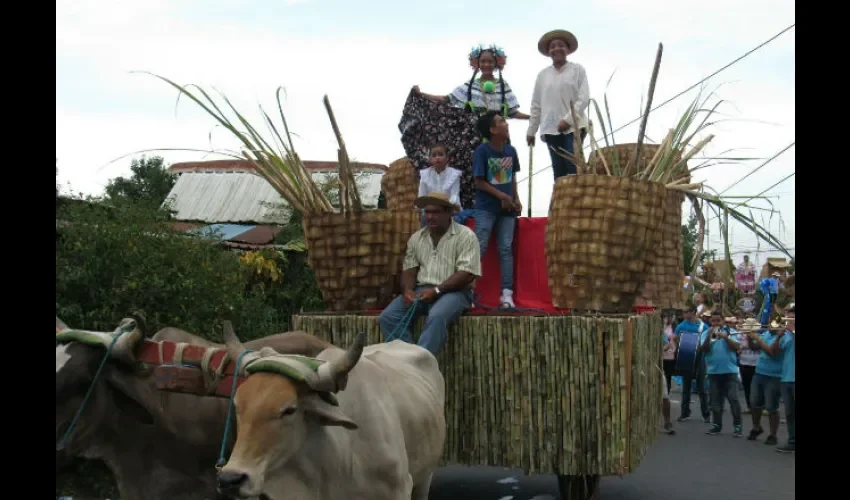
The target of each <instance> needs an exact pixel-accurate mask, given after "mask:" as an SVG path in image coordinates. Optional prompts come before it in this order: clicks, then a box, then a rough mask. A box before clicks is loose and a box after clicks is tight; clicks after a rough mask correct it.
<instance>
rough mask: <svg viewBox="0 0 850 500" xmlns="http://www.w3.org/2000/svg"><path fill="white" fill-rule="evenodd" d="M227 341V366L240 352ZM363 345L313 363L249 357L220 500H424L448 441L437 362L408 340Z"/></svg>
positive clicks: (332, 350) (331, 351)
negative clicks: (228, 499) (226, 498)
mask: <svg viewBox="0 0 850 500" xmlns="http://www.w3.org/2000/svg"><path fill="white" fill-rule="evenodd" d="M225 340H226V341H227V344H228V348H230V349H231V357H236V356H239V355H240V354H242V353H243V352H244V348H243V347H242V346H241V345H240V344H239V342H238V340H237V339H236V336H235V335H234V334H233V331H232V330H231V329H230V328H229V327H227V326H226V327H225ZM364 343H365V336H364V335H362V334H361V335H359V336H358V337H357V340H356V341H355V343H354V346H353V347H351V348H350V349H349V350H348V351H343V350H342V349H339V348H337V347H333V346H329V347H328V348H327V349H325V350H324V351H322V352H321V353H320V354H319V355H318V356H315V358H316V359H313V360H311V359H303V358H296V357H293V356H281V355H279V354H278V353H275V352H274V351H272V350H269V349H263V350H262V351H260V352H259V353H249V354H246V355H245V357H244V358H243V363H242V365H241V366H243V367H244V368H245V372H246V373H251V375H250V376H249V377H248V379H247V380H246V381H245V382H244V383H243V384H242V385H241V386H240V387H239V388H238V389H237V391H236V395H235V398H234V402H235V406H236V414H237V429H238V434H239V435H238V437H237V440H236V444H235V446H234V448H233V453H232V454H231V457H230V461H229V463H228V464H227V465H226V466H225V467H224V468H223V469H222V472H221V474H220V475H219V488H220V489H221V491H222V492H223V493H226V494H230V495H232V496H235V497H238V498H248V497H252V496H256V495H260V494H265V495H266V496H268V497H269V498H270V499H272V500H282V499H284V498H292V499H295V498H297V499H298V500H344V499H345V500H347V499H351V498H358V499H360V498H362V499H366V498H368V499H370V500H402V499H404V500H410V499H411V498H412V499H413V500H427V498H428V492H429V489H430V483H431V477H432V474H433V473H434V471H435V470H436V469H437V466H438V463H439V460H440V457H441V455H442V452H443V444H444V441H445V434H446V422H445V417H444V404H445V387H444V381H443V377H442V375H441V374H440V370H439V367H438V365H437V360H436V358H435V357H434V356H433V355H432V354H431V353H430V352H428V351H427V350H425V349H423V348H421V347H419V346H417V345H412V344H408V343H405V342H402V341H394V342H390V343H386V344H377V345H370V346H368V347H366V348H365V349H364V345H363V344H364ZM361 355H362V356H361ZM317 360H319V361H317ZM282 375H285V376H282ZM343 389H344V390H343ZM337 391H342V392H340V393H339V396H338V397H339V400H338V401H337V400H336V398H335V397H334V396H332V393H335V392H337Z"/></svg>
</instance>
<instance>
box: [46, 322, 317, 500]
mask: <svg viewBox="0 0 850 500" xmlns="http://www.w3.org/2000/svg"><path fill="white" fill-rule="evenodd" d="M56 329H57V333H58V332H59V331H60V330H67V329H68V327H67V326H66V325H65V324H64V323H62V322H61V321H59V319H58V318H57V321H56ZM153 340H169V341H173V342H186V343H191V344H197V345H204V346H207V347H223V346H220V345H219V344H214V343H212V342H209V341H206V340H204V339H202V338H200V337H197V336H195V335H192V334H190V333H188V332H185V331H182V330H179V329H176V328H165V329H163V330H160V331H159V332H157V333H156V335H154V337H153ZM248 344H249V345H250V346H251V348H252V349H260V348H262V347H263V346H271V347H273V348H274V349H276V350H281V351H283V352H290V353H295V354H302V355H305V356H314V355H316V354H318V353H319V352H321V351H322V350H324V349H325V348H326V347H327V346H328V345H329V344H327V343H325V342H322V341H321V340H319V339H317V338H315V337H313V336H311V335H307V334H304V333H302V332H289V333H283V334H278V335H272V336H269V337H266V338H263V339H259V340H255V341H252V342H249V343H248ZM104 353H105V351H104V349H103V348H96V347H90V346H87V345H83V344H77V343H70V344H63V345H57V346H56V443H57V448H58V445H59V443H60V440H61V439H62V437H63V436H64V434H65V431H66V429H67V428H68V426H69V425H70V423H71V420H72V419H73V418H74V415H75V413H76V412H77V410H78V408H79V407H80V405H81V404H82V401H83V398H84V396H85V394H86V391H87V390H88V389H89V386H90V385H91V384H92V381H93V380H94V375H95V372H96V370H97V367H98V365H99V364H100V362H101V360H102V359H103V356H104ZM151 373H152V371H151V370H150V369H149V368H148V367H145V366H135V365H131V364H128V363H125V362H122V361H119V360H117V359H114V360H111V361H109V362H108V363H107V364H106V365H105V366H104V369H103V372H102V373H101V375H100V378H99V380H98V381H97V383H96V384H95V385H94V387H93V390H92V395H91V396H90V398H89V400H88V402H87V403H86V406H85V408H84V410H83V413H82V414H81V417H80V419H79V420H78V421H77V424H76V426H75V428H74V430H73V432H72V433H71V434H70V436H69V439H68V441H67V444H66V448H65V449H64V450H61V451H57V453H56V467H57V472H58V471H59V470H60V468H61V467H62V466H64V464H65V463H67V461H68V460H69V459H70V458H73V457H83V458H90V459H101V460H103V461H104V462H105V463H106V465H107V467H108V468H109V469H110V471H111V472H112V473H113V474H114V475H115V479H116V482H117V485H118V489H119V492H120V495H121V498H122V499H125V500H137V499H138V500H141V499H145V500H171V499H177V498H179V499H185V500H206V499H213V498H217V493H216V491H215V477H216V476H215V468H214V465H215V463H216V460H217V459H218V454H219V448H220V446H221V440H222V436H223V434H224V421H225V417H226V415H227V404H228V402H227V400H225V399H221V398H212V397H199V396H193V395H189V394H179V393H170V392H162V391H158V390H157V389H156V386H155V384H154V382H153V380H152V377H151Z"/></svg>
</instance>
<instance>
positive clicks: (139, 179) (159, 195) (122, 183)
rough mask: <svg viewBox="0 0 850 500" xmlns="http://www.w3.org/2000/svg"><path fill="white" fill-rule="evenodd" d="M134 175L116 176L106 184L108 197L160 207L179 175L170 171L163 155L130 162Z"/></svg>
mask: <svg viewBox="0 0 850 500" xmlns="http://www.w3.org/2000/svg"><path fill="white" fill-rule="evenodd" d="M130 171H131V172H132V174H133V175H131V176H130V177H129V178H128V177H116V178H114V179H111V180H110V181H109V183H108V184H107V185H106V199H107V200H108V201H110V202H112V203H119V202H125V201H129V202H132V203H136V204H144V205H147V206H152V207H159V206H160V205H162V203H163V202H164V201H165V199H166V198H167V197H168V193H170V192H171V188H173V187H174V184H175V183H176V182H177V175H176V174H172V173H171V172H169V171H168V169H167V167H166V165H165V160H164V159H163V158H162V157H161V156H152V157H150V158H147V157H145V156H142V157H141V158H137V159H134V160H133V161H132V163H131V164H130Z"/></svg>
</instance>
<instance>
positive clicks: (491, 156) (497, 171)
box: [472, 142, 519, 216]
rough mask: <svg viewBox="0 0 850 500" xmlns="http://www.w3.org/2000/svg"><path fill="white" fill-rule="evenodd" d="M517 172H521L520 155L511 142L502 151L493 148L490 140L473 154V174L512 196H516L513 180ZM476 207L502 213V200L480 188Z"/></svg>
mask: <svg viewBox="0 0 850 500" xmlns="http://www.w3.org/2000/svg"><path fill="white" fill-rule="evenodd" d="M517 172H519V156H517V153H516V149H514V147H513V146H511V145H510V144H505V148H504V150H503V151H502V152H499V151H496V150H495V149H493V146H491V145H490V143H489V142H486V143H484V144H481V145H480V146H478V147H477V148H475V153H473V155H472V175H473V176H474V177H483V178H484V179H486V180H487V182H489V183H490V184H491V185H492V186H493V187H494V188H496V189H498V190H499V191H501V192H503V193H505V194H506V195H508V196H510V197H511V198H513V196H514V187H513V181H514V174H516V173H517ZM475 208H476V209H478V210H484V211H487V212H491V213H495V214H502V202H500V201H499V200H498V199H497V198H496V197H495V196H493V195H491V194H488V193H485V192H484V191H481V190H480V189H478V190H476V191H475ZM504 215H513V216H516V215H517V214H516V212H511V213H504Z"/></svg>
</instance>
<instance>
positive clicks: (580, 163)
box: [570, 101, 587, 174]
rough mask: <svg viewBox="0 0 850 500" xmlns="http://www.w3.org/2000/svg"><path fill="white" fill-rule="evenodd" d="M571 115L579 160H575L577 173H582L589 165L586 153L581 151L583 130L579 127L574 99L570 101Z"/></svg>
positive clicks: (574, 142) (574, 143)
mask: <svg viewBox="0 0 850 500" xmlns="http://www.w3.org/2000/svg"><path fill="white" fill-rule="evenodd" d="M570 116H572V118H573V154H574V155H575V157H576V159H577V160H578V161H577V162H575V163H576V174H581V171H582V169H584V168H585V167H587V165H586V164H585V162H584V155H583V154H582V152H581V131H580V130H579V129H578V118H577V115H576V106H575V103H574V102H573V101H570Z"/></svg>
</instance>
